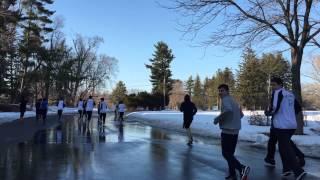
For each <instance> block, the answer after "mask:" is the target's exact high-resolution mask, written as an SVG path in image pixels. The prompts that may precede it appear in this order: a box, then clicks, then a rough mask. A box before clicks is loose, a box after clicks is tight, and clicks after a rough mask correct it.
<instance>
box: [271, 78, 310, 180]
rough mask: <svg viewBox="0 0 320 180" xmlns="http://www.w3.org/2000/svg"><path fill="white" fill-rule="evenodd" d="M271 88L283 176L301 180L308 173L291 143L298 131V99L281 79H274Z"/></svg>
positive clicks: (274, 129) (273, 119) (275, 134)
mask: <svg viewBox="0 0 320 180" xmlns="http://www.w3.org/2000/svg"><path fill="white" fill-rule="evenodd" d="M271 87H272V89H273V97H272V104H271V106H272V111H271V112H269V114H270V115H271V116H272V130H273V134H274V136H275V138H276V139H277V140H278V147H279V152H280V157H281V160H282V166H283V169H282V176H284V177H286V176H289V175H290V174H292V172H293V174H294V175H295V178H296V180H301V179H303V178H304V176H305V175H306V172H305V171H304V170H303V169H302V167H301V166H300V164H299V162H298V160H297V158H296V153H295V151H294V148H293V146H292V144H291V143H290V141H291V137H292V135H293V134H294V133H295V131H296V129H297V121H296V108H295V107H297V103H295V102H296V99H295V96H294V94H293V93H292V92H290V91H287V90H286V89H284V88H283V81H282V79H281V78H278V77H274V78H272V79H271Z"/></svg>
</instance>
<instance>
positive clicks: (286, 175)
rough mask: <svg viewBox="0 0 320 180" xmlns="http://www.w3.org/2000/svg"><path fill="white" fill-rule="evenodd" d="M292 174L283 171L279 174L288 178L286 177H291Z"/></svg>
mask: <svg viewBox="0 0 320 180" xmlns="http://www.w3.org/2000/svg"><path fill="white" fill-rule="evenodd" d="M292 174H293V172H292V171H285V172H283V173H282V174H281V176H282V177H288V176H291V175H292Z"/></svg>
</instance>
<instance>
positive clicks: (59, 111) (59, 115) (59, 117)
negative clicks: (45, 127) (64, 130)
mask: <svg viewBox="0 0 320 180" xmlns="http://www.w3.org/2000/svg"><path fill="white" fill-rule="evenodd" d="M61 116H62V110H58V119H59V120H60V119H61Z"/></svg>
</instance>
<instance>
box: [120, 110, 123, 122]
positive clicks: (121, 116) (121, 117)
mask: <svg viewBox="0 0 320 180" xmlns="http://www.w3.org/2000/svg"><path fill="white" fill-rule="evenodd" d="M123 114H124V112H120V118H119V119H120V120H121V121H123Z"/></svg>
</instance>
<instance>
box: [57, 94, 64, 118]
mask: <svg viewBox="0 0 320 180" xmlns="http://www.w3.org/2000/svg"><path fill="white" fill-rule="evenodd" d="M57 106H58V120H59V121H60V120H61V116H62V112H63V108H64V107H65V106H66V105H65V104H64V101H63V98H62V97H60V99H59V101H58V102H57Z"/></svg>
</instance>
